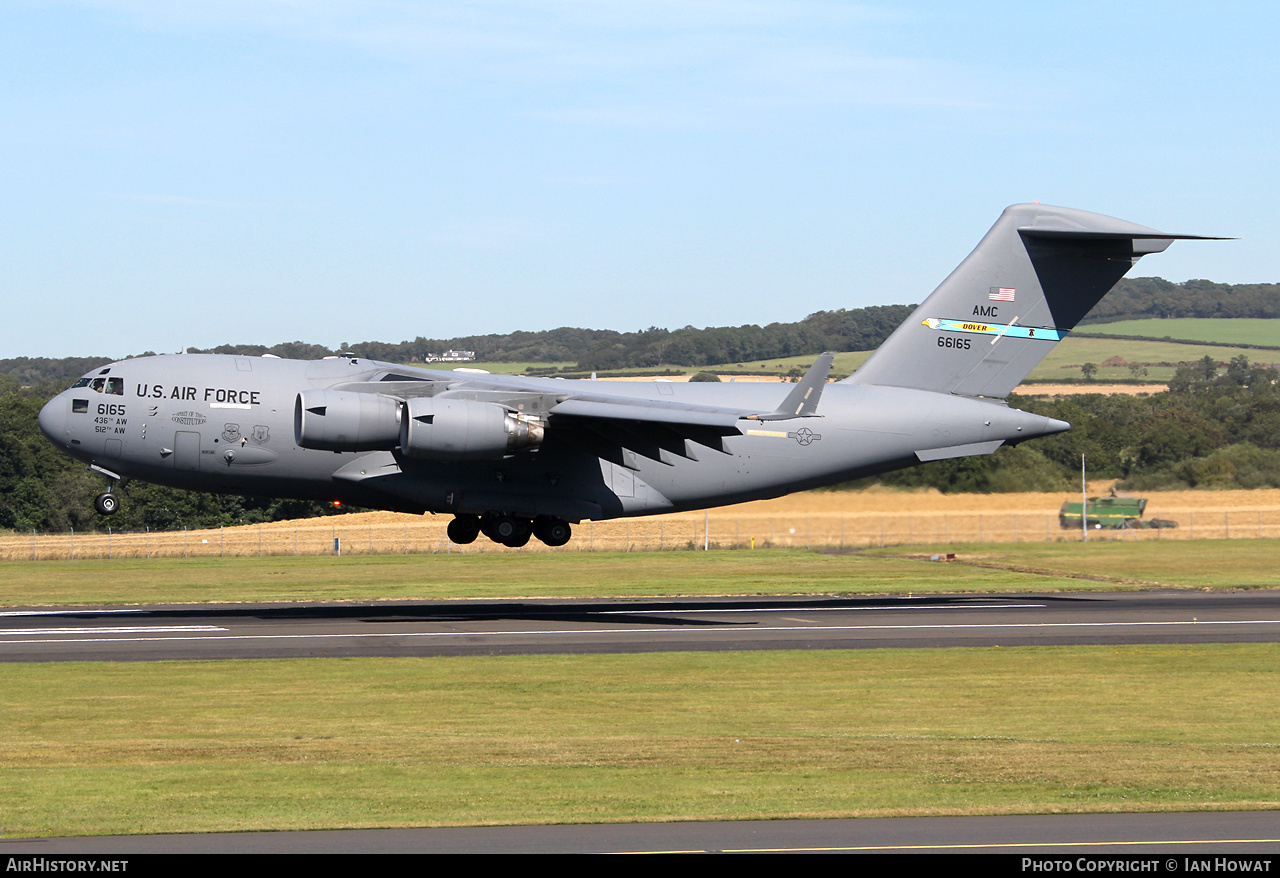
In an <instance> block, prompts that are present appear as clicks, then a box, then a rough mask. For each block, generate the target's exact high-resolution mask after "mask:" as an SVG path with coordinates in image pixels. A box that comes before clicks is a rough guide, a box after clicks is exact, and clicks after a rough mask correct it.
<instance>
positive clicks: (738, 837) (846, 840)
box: [0, 811, 1280, 874]
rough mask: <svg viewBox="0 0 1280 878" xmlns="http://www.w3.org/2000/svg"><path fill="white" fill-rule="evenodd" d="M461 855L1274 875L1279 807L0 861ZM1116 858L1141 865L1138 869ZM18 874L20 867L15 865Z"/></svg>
mask: <svg viewBox="0 0 1280 878" xmlns="http://www.w3.org/2000/svg"><path fill="white" fill-rule="evenodd" d="M462 853H467V854H478V853H484V854H515V853H520V854H567V853H668V854H670V853H738V854H750V853H856V854H881V855H885V854H903V853H906V854H935V855H937V854H986V855H988V856H987V858H986V859H987V860H988V865H994V866H997V867H998V868H999V870H1000V871H1008V872H1019V873H1024V874H1030V873H1034V872H1064V871H1069V872H1114V871H1146V872H1162V873H1165V874H1175V873H1181V872H1191V871H1211V872H1227V871H1231V872H1236V871H1251V872H1263V873H1265V874H1275V873H1276V870H1280V857H1278V856H1277V855H1280V814H1277V813H1276V812H1274V811H1235V812H1225V811H1224V812H1196V813H1160V814H1056V815H1045V816H1035V815H1028V816H1013V817H900V818H867V819H861V820H763V821H740V822H732V823H641V824H608V825H582V826H486V827H473V828H453V829H368V830H352V831H330V832H255V833H222V834H217V833H215V834H210V835H149V836H143V835H137V836H115V837H98V838H51V839H0V862H2V861H7V860H9V858H10V857H15V858H19V860H29V859H31V857H32V856H35V857H43V858H45V859H46V860H53V859H55V858H65V857H68V856H76V857H81V858H83V857H93V858H95V859H99V860H113V859H114V860H118V859H119V858H121V857H128V856H131V855H140V856H141V857H142V859H141V860H139V861H137V862H136V863H131V864H130V865H129V867H128V868H127V870H125V871H127V872H129V873H132V874H137V873H139V872H143V871H147V869H146V867H147V866H148V865H160V864H162V863H165V862H166V860H167V856H172V855H184V856H189V855H192V854H195V855H200V854H250V855H261V854H365V855H367V854H462ZM1206 855H1209V856H1206ZM148 857H158V859H157V860H154V861H153V860H150V859H148ZM1027 858H1030V862H1029V863H1028V862H1027ZM1273 861H1275V862H1273ZM1206 863H1207V866H1206V865H1205V864H1206ZM1118 864H1137V868H1129V867H1126V866H1124V865H1118ZM1215 864H1216V866H1217V868H1214V866H1215ZM1268 864H1270V865H1268ZM21 870H22V869H21V866H19V867H18V869H17V871H21ZM98 870H99V869H95V871H98ZM10 871H14V870H12V869H11V870H10ZM114 871H121V870H120V869H118V868H117V869H115V870H114Z"/></svg>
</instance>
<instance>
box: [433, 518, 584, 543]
mask: <svg viewBox="0 0 1280 878" xmlns="http://www.w3.org/2000/svg"><path fill="white" fill-rule="evenodd" d="M448 533H449V539H450V540H452V541H453V542H455V543H458V544H459V545H466V544H468V543H474V542H475V541H476V537H477V536H479V535H480V534H484V535H485V536H486V537H488V538H489V539H491V540H493V541H494V542H495V543H501V544H502V545H504V546H509V547H510V548H513V549H518V548H520V547H521V546H523V545H526V544H528V542H529V537H531V536H535V537H537V538H538V539H540V540H542V542H544V543H546V544H547V545H548V546H563V545H564V544H565V543H567V542H569V537H571V536H573V528H572V527H570V526H569V522H567V521H565V520H564V519H563V518H552V517H551V516H547V515H539V516H538V517H537V518H533V519H529V518H520V517H518V516H515V515H500V514H495V513H492V512H490V513H488V514H486V515H484V516H479V515H459V516H457V517H455V518H454V519H453V521H451V522H449V529H448Z"/></svg>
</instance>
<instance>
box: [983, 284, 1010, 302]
mask: <svg viewBox="0 0 1280 878" xmlns="http://www.w3.org/2000/svg"><path fill="white" fill-rule="evenodd" d="M1013 292H1014V290H1013V287H992V288H991V290H990V292H988V293H987V298H988V299H990V300H991V301H993V302H1012V301H1013Z"/></svg>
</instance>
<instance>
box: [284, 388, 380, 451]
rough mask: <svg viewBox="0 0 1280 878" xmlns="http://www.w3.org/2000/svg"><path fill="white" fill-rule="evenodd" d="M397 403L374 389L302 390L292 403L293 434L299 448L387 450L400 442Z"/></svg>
mask: <svg viewBox="0 0 1280 878" xmlns="http://www.w3.org/2000/svg"><path fill="white" fill-rule="evenodd" d="M400 410H401V403H400V401H399V400H395V399H391V398H390V397H386V396H379V395H378V394H376V393H353V392H350V391H344V390H304V391H302V392H301V393H299V394H298V398H297V401H296V402H295V403H294V406H293V436H294V441H296V442H297V443H298V444H299V445H301V446H302V447H303V448H318V449H322V450H324V451H379V450H390V449H392V448H395V447H396V446H397V445H398V444H400V420H401V417H400V415H401V411H400Z"/></svg>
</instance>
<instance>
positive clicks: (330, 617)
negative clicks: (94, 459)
mask: <svg viewBox="0 0 1280 878" xmlns="http://www.w3.org/2000/svg"><path fill="white" fill-rule="evenodd" d="M1278 638H1280V592H1276V591H1240V592H1225V593H1224V592H1188V591H1163V592H1124V593H1103V594H1098V593H1092V594H1052V595H1036V594H1021V595H1009V594H1001V595H962V596H954V595H953V596H928V597H866V598H813V597H794V598H777V597H769V598H758V599H752V598H697V599H687V600H661V601H539V600H530V601H502V602H497V601H494V602H483V601H457V602H379V603H372V604H345V603H328V604H323V603H322V604H279V605H270V604H257V605H254V604H201V605H192V606H166V607H84V608H38V607H33V608H25V609H20V608H15V609H10V610H5V611H0V661H15V662H19V661H22V662H26V661H169V660H181V659H200V660H209V659H233V658H287V657H297V656H411V655H412V656H435V655H518V654H539V653H543V654H548V653H561V654H564V653H579V654H589V653H624V652H656V651H671V650H758V649H879V648H904V647H916V648H921V647H956V646H1040V645H1050V644H1138V643H1147V644H1150V643H1162V644H1169V643H1243V642H1251V643H1257V642H1273V641H1275V640H1277V639H1278Z"/></svg>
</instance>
